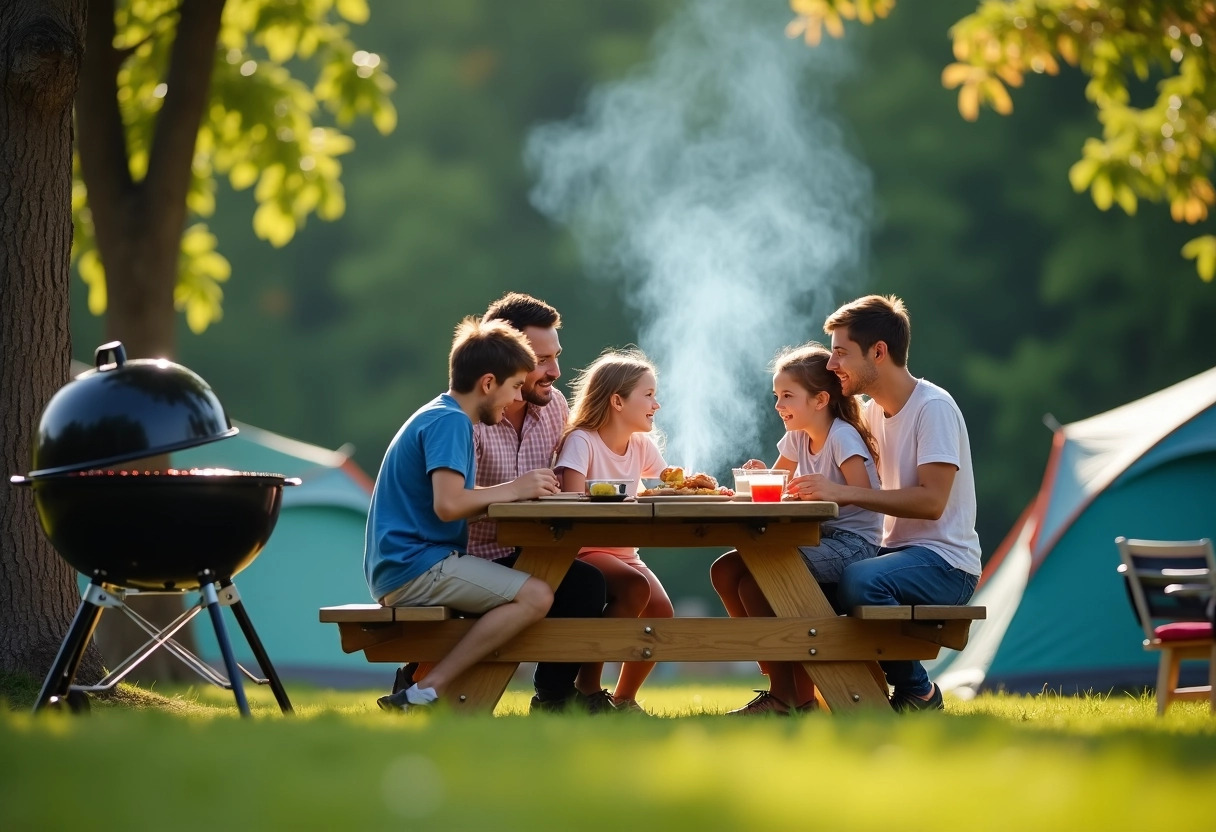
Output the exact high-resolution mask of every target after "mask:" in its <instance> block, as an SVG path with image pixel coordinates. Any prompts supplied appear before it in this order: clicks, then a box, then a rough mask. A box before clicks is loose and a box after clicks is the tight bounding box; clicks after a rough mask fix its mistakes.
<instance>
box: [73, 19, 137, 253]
mask: <svg viewBox="0 0 1216 832" xmlns="http://www.w3.org/2000/svg"><path fill="white" fill-rule="evenodd" d="M119 66H121V61H120V60H119V56H118V53H117V52H116V51H115V50H114V0H88V26H87V27H86V29H85V52H84V61H83V63H82V64H81V67H80V86H79V88H78V89H77V91H76V131H77V142H76V147H77V150H78V152H79V153H80V168H81V175H82V176H83V177H84V181H85V184H86V185H87V186H88V189H89V202H90V204H91V205H93V206H94V208H95V209H96V210H94V212H93V217H94V222H95V223H98V224H101V225H103V226H104V225H105V224H106V223H107V222H108V221H109V216H108V215H111V214H112V213H113V211H114V209H115V208H116V207H117V205H118V202H119V200H121V199H122V198H123V197H124V196H125V195H126V194H128V193H129V192H130V190H131V187H132V183H131V167H130V164H129V163H128V161H127V135H126V130H125V128H124V127H123V123H122V114H121V112H120V111H119V109H118V68H119ZM98 236H99V238H100V237H101V236H103V230H102V229H101V228H99V229H98Z"/></svg>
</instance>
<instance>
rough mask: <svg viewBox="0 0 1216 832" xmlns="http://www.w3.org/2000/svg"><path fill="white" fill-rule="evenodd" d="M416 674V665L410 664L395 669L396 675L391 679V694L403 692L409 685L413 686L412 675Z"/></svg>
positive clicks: (414, 663)
mask: <svg viewBox="0 0 1216 832" xmlns="http://www.w3.org/2000/svg"><path fill="white" fill-rule="evenodd" d="M416 672H418V663H417V662H410V663H409V664H407V665H403V666H402V667H399V668H397V674H396V675H395V676H394V677H393V693H396V692H397V691H399V690H405V689H406V688H408V687H409V686H410V685H412V684H414V674H415V673H416Z"/></svg>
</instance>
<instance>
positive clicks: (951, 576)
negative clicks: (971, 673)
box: [813, 295, 980, 711]
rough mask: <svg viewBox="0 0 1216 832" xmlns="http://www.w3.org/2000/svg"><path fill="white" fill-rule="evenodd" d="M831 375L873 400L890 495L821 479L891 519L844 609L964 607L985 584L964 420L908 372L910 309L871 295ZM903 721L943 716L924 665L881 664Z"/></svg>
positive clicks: (844, 337)
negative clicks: (910, 714)
mask: <svg viewBox="0 0 1216 832" xmlns="http://www.w3.org/2000/svg"><path fill="white" fill-rule="evenodd" d="M823 328H824V331H825V332H827V333H828V334H829V335H830V336H831V338H832V358H831V359H830V360H829V361H828V364H827V367H828V369H829V370H832V371H833V372H835V373H836V375H837V376H838V377H839V378H840V384H841V388H842V389H843V391H844V393H845V394H846V395H855V394H858V393H864V394H866V395H867V396H869V397H870V401H869V402H867V403H866V405H865V407H864V410H863V418H864V419H865V421H866V424H867V426H868V427H869V428H870V431H871V433H873V434H874V438H875V439H876V440H877V441H878V452H879V471H878V472H879V475H880V476H881V478H882V488H881V489H870V488H854V487H852V486H849V485H841V484H838V483H834V482H831V481H829V480H827V479H826V478H819V479H818V480H817V481H816V482H815V483H814V484H813V488H814V496H815V497H816V498H818V499H821V500H830V501H832V502H834V503H837V504H839V505H841V506H859V507H861V508H866V509H870V510H871V511H877V512H880V513H882V514H885V515H886V519H885V521H884V523H883V537H882V548H881V549H879V555H878V557H876V558H871V559H869V560H864V561H859V562H857V563H854V564H851V565H850V566H848V567H847V568H846V569H845V571H844V575H843V576H842V577H841V581H840V587H839V601H840V606H841V609H843V610H846V611H847V610H851V609H853V608H854V607H856V606H861V605H869V604H877V605H901V604H965V603H966V602H967V601H968V599H970V598H971V593H972V592H974V591H975V585H976V583H977V582H978V580H979V575H980V542H979V536H978V535H977V534H976V533H975V476H974V474H973V472H972V468H971V447H970V444H969V441H968V439H967V425H966V423H965V422H964V421H963V414H962V412H961V411H960V410H959V409H958V405H956V404H955V403H954V399H953V398H951V397H950V394H949V393H947V392H946V391H945V390H943V389H942V388H940V387H938V386H937V385H935V384H932V383H931V382H928V381H925V380H924V379H918V378H916V377H914V376H913V375H912V374H911V373H910V372H909V371H908V366H907V363H908V342H909V340H910V336H911V325H910V323H909V320H908V312H907V310H906V309H905V308H904V304H903V301H901V300H900V299H899V298H896V297H894V296H891V297H882V296H880V295H869V296H867V297H864V298H859V299H858V300H855V301H853V302H852V303H848V304H845V305H844V306H842V307H840V308H839V309H837V310H836V311H835V312H833V313H832V314H831V315H830V316H829V317H828V319H827V322H826V323H825V324H824V327H823ZM882 667H883V670H884V671H885V672H886V674H887V682H888V683H890V685H891V687H892V688H893V690H894V692H893V693H892V695H891V706H892V707H893V708H895V710H897V711H912V710H926V709H941V708H942V694H941V690H940V689H939V688H938V687H937V685H935V684H933V683H932V682H931V681H930V680H929V676H928V674H927V673H926V672H925V669H924V667H923V666H922V665H921V663H920V662H910V661H898V662H894V661H893V662H882Z"/></svg>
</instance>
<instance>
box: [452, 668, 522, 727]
mask: <svg viewBox="0 0 1216 832" xmlns="http://www.w3.org/2000/svg"><path fill="white" fill-rule="evenodd" d="M518 667H519V663H518V662H480V663H479V664H475V665H473V666H472V667H470V668H469V669H468V670H466V671H465V672H464V673H462V674H460V675H459V676H458V677H456V679H455V680H454V681H453V682H452V684H451V685H450V686H449V687H448V692H447V693H446V694H445V695H444V700H445V701H446V702H449V703H450V704H451V706H452V707H453V708H454V709H455V710H457V711H464V712H469V713H474V712H478V711H480V712H482V713H489V714H492V713H494V708H495V707H496V706H497V705H498V700H499V699H501V698H502V694H503V691H505V690H506V689H507V685H508V684H509V683H510V682H511V677H512V676H514V675H515V670H516V668H518Z"/></svg>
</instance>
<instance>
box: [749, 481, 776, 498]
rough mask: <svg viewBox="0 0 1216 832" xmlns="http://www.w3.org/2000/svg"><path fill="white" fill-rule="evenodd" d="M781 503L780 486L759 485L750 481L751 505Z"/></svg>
mask: <svg viewBox="0 0 1216 832" xmlns="http://www.w3.org/2000/svg"><path fill="white" fill-rule="evenodd" d="M780 501H781V486H780V485H767V484H765V485H761V484H760V483H758V482H756V481H755V480H752V502H753V503H777V502H780Z"/></svg>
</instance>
